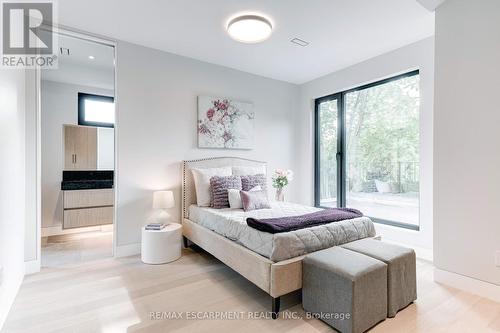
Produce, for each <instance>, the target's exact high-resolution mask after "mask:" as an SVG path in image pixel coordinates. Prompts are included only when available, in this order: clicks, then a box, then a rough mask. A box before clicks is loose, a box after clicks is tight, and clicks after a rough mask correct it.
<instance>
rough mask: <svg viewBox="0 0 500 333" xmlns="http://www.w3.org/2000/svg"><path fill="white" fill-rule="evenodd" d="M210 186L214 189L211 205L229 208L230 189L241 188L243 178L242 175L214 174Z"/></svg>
mask: <svg viewBox="0 0 500 333" xmlns="http://www.w3.org/2000/svg"><path fill="white" fill-rule="evenodd" d="M210 188H211V191H212V204H211V207H213V208H228V207H229V195H228V190H230V189H234V190H237V191H239V190H241V178H240V176H213V177H212V178H210Z"/></svg>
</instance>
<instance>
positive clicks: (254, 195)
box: [240, 191, 271, 212]
mask: <svg viewBox="0 0 500 333" xmlns="http://www.w3.org/2000/svg"><path fill="white" fill-rule="evenodd" d="M240 196H241V203H242V204H243V210H244V211H245V212H248V211H250V210H256V209H265V208H271V205H269V200H268V199H267V192H266V191H240Z"/></svg>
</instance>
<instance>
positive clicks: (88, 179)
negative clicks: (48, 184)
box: [61, 170, 114, 191]
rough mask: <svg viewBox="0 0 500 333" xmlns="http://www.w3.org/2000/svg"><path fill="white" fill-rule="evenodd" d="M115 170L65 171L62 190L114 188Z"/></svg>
mask: <svg viewBox="0 0 500 333" xmlns="http://www.w3.org/2000/svg"><path fill="white" fill-rule="evenodd" d="M113 179H114V171H113V170H89V171H63V180H62V182H61V190H63V191H72V190H93V189H106V188H113Z"/></svg>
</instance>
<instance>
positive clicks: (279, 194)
mask: <svg viewBox="0 0 500 333" xmlns="http://www.w3.org/2000/svg"><path fill="white" fill-rule="evenodd" d="M276 201H285V192H284V191H283V189H282V188H279V189H276Z"/></svg>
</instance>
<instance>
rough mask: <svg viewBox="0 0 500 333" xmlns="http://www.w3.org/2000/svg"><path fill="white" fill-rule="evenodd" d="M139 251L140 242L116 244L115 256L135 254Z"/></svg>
mask: <svg viewBox="0 0 500 333" xmlns="http://www.w3.org/2000/svg"><path fill="white" fill-rule="evenodd" d="M140 253H141V243H134V244H127V245H120V246H116V250H115V257H116V258H120V257H128V256H135V255H137V254H140Z"/></svg>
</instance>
